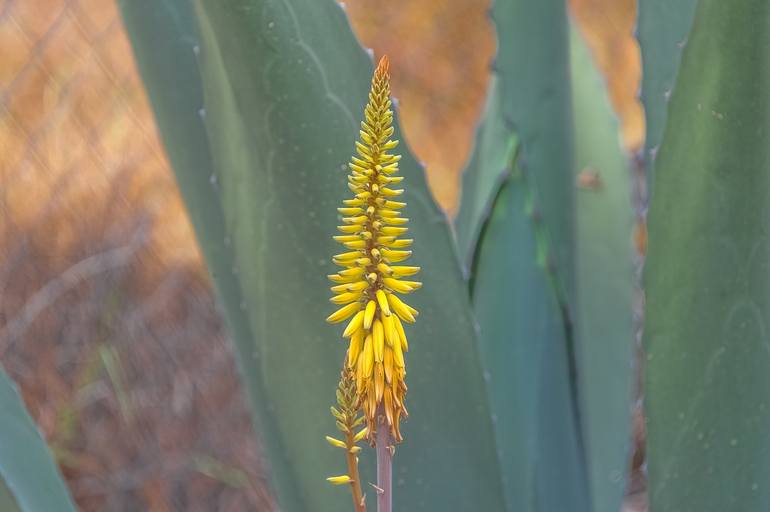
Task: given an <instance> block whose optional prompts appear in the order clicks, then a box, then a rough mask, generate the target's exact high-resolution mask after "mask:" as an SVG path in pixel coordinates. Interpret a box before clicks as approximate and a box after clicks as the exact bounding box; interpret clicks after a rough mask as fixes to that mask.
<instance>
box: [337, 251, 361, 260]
mask: <svg viewBox="0 0 770 512" xmlns="http://www.w3.org/2000/svg"><path fill="white" fill-rule="evenodd" d="M360 256H361V253H360V252H358V251H350V252H343V253H340V254H335V255H334V256H332V258H334V259H335V260H340V261H347V260H355V259H356V258H358V257H360Z"/></svg>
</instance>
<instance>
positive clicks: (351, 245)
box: [342, 240, 366, 249]
mask: <svg viewBox="0 0 770 512" xmlns="http://www.w3.org/2000/svg"><path fill="white" fill-rule="evenodd" d="M342 245H344V246H345V247H347V248H348V249H365V248H366V242H365V241H364V240H356V241H354V242H345V243H343V244H342Z"/></svg>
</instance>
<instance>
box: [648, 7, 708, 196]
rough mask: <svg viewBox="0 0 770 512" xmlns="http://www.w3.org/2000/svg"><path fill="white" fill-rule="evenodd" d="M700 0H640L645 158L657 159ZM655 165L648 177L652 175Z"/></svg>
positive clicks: (650, 169) (650, 168)
mask: <svg viewBox="0 0 770 512" xmlns="http://www.w3.org/2000/svg"><path fill="white" fill-rule="evenodd" d="M697 5H698V0H675V1H671V0H640V1H639V19H638V27H637V37H638V38H639V44H640V45H641V47H642V69H643V70H644V72H643V73H642V94H641V96H642V102H643V103H644V110H645V123H646V130H647V134H646V138H645V150H646V151H645V157H646V158H647V159H648V160H649V161H654V159H655V153H656V152H657V149H658V147H659V146H660V142H661V139H662V137H663V127H664V126H665V125H666V113H667V111H668V100H669V97H670V96H671V91H673V90H674V86H675V84H676V80H677V72H678V70H679V63H680V61H681V56H682V49H683V48H684V47H685V44H686V43H687V37H688V35H689V33H690V28H691V27H692V19H693V16H694V15H695V8H696V6H697ZM652 174H653V173H652V166H649V168H648V176H649V178H650V182H651V178H652Z"/></svg>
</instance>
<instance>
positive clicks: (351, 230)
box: [337, 224, 361, 233]
mask: <svg viewBox="0 0 770 512" xmlns="http://www.w3.org/2000/svg"><path fill="white" fill-rule="evenodd" d="M359 229H361V226H358V225H355V224H353V225H350V226H337V231H339V232H341V233H355V232H357V231H358V230H359Z"/></svg>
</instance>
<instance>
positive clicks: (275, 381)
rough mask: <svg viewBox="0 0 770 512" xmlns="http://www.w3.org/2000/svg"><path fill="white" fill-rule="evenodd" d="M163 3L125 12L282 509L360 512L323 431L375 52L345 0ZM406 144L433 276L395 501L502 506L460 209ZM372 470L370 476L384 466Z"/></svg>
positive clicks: (336, 357) (410, 196)
mask: <svg viewBox="0 0 770 512" xmlns="http://www.w3.org/2000/svg"><path fill="white" fill-rule="evenodd" d="M150 4H152V5H153V6H154V5H155V2H147V1H145V2H124V3H123V5H122V7H123V12H124V16H125V18H126V20H127V25H128V26H129V30H130V32H131V34H132V42H133V43H134V47H135V50H136V54H137V57H138V60H139V63H140V69H141V70H142V74H143V76H144V79H145V82H146V84H147V88H148V90H149V92H150V97H151V100H152V103H153V107H154V108H155V111H156V116H157V118H158V122H159V126H160V129H161V132H162V133H163V137H164V141H165V143H166V145H167V147H168V151H169V155H170V157H171V160H172V163H173V164H174V168H175V171H176V173H177V177H178V179H179V181H180V184H181V186H182V192H183V194H184V196H185V200H186V202H187V205H188V208H189V209H190V212H191V216H192V219H193V222H194V224H195V228H196V233H197V234H198V237H199V241H200V243H201V247H202V249H203V252H204V254H205V256H206V259H207V262H208V264H209V266H210V270H211V273H212V275H213V278H214V282H215V284H216V286H217V290H218V293H219V295H220V297H221V299H222V303H223V305H224V309H225V312H226V316H227V318H228V322H229V324H230V326H231V330H232V332H233V336H234V338H235V340H236V348H237V352H238V355H239V359H240V365H241V371H242V373H243V376H244V379H245V384H246V387H247V389H248V390H249V392H250V394H251V398H252V402H253V405H254V409H255V416H256V418H257V424H258V429H259V430H260V433H261V435H262V438H263V440H264V445H265V449H266V452H267V455H268V457H269V460H270V464H271V469H272V473H273V476H274V480H275V482H276V487H277V491H278V494H279V498H280V501H281V508H282V510H284V511H287V512H291V511H316V510H345V509H348V508H350V504H349V501H350V497H349V495H348V493H347V491H346V490H345V489H339V488H333V487H331V486H329V485H328V484H327V483H326V482H325V481H324V478H325V477H326V476H328V475H331V474H339V473H341V472H342V471H344V469H343V468H344V461H343V460H342V457H341V456H340V454H339V452H338V451H337V450H334V449H333V448H330V447H328V446H326V445H325V442H324V441H323V437H324V435H326V434H329V433H331V432H333V428H334V427H333V421H332V419H331V417H330V416H329V413H328V410H329V405H330V404H331V403H332V401H333V397H334V388H335V386H336V383H337V380H338V372H339V367H340V364H341V361H342V358H343V355H344V350H345V344H344V343H343V342H342V341H341V338H340V334H341V333H340V330H341V329H340V328H339V327H338V326H328V325H326V324H325V323H324V321H323V319H324V318H325V317H326V316H327V315H328V314H329V313H330V312H331V311H332V310H333V307H332V305H331V304H329V302H328V297H329V293H328V286H329V284H328V282H327V281H326V277H325V276H326V274H329V273H331V272H332V271H333V267H332V265H331V262H330V256H331V255H332V254H334V253H335V252H339V250H338V246H336V244H334V243H333V241H332V240H331V235H332V234H333V233H334V226H335V225H336V224H337V215H336V210H335V208H336V207H337V206H338V205H339V201H340V200H341V199H342V198H343V197H344V196H345V194H346V187H345V176H346V170H345V165H346V162H347V160H348V158H349V156H350V153H351V151H352V149H353V140H354V137H355V135H356V133H357V125H358V117H359V116H360V115H361V113H362V111H363V106H364V104H365V100H366V95H367V92H368V86H369V80H370V76H371V71H372V65H371V62H370V60H369V58H368V57H367V55H366V53H365V52H364V51H363V50H362V49H361V48H360V47H359V46H358V44H357V43H356V41H355V38H354V36H353V34H352V32H351V30H350V27H349V26H348V23H347V20H346V19H345V16H344V13H343V12H342V11H341V9H340V8H339V7H338V6H337V5H336V4H335V2H333V1H331V0H288V1H278V0H263V1H256V0H240V1H235V0H228V1H222V2H217V3H212V2H197V3H196V9H195V15H194V17H193V15H192V13H190V12H189V10H188V9H189V7H188V5H189V4H188V2H187V1H185V0H176V1H171V0H168V1H165V2H162V3H161V5H162V8H156V9H155V10H154V12H153V15H152V16H148V13H149V12H152V11H153V9H150V7H149V6H150ZM144 18H150V19H149V20H146V21H144V22H143V23H140V21H141V20H143V19H144ZM193 18H197V22H198V26H199V30H200V43H198V42H197V41H198V36H197V30H198V29H196V28H195V26H194V25H193V24H192V23H191V22H190V20H192V19H193ZM150 20H155V21H157V23H155V21H152V22H151V21H150ZM153 23H155V24H154V25H153ZM197 44H200V63H201V65H200V69H199V68H198V62H197V61H196V59H195V56H194V53H193V48H194V47H195V45H197ZM201 83H202V84H203V88H204V92H203V95H202V94H201ZM203 97H205V105H206V107H205V115H204V116H203V117H200V116H198V110H199V109H200V108H201V105H202V104H203ZM204 129H205V132H204ZM403 153H405V154H404V158H403V160H402V169H403V174H404V175H405V176H406V180H405V182H406V183H405V184H406V187H405V188H406V189H407V194H406V201H407V202H408V203H409V206H408V207H407V212H408V215H409V216H410V218H411V222H410V228H411V232H412V234H413V236H414V239H415V247H414V251H415V256H414V258H413V260H414V262H415V264H417V265H421V266H422V267H423V272H422V273H421V278H422V281H423V282H424V285H425V286H424V290H422V291H420V292H418V294H416V295H415V297H414V301H413V303H414V305H415V307H417V308H418V309H419V310H420V313H421V315H420V318H419V321H418V323H417V324H416V325H415V326H414V327H413V328H412V329H411V330H410V340H411V341H412V343H411V345H412V351H411V352H410V353H409V356H408V362H407V365H408V370H409V373H408V376H407V380H408V383H409V385H410V392H409V395H408V397H407V401H408V403H407V405H408V407H409V409H410V412H411V417H410V419H409V420H408V421H407V422H406V424H405V425H404V428H403V429H402V430H403V432H404V435H405V437H406V441H405V442H404V443H403V444H402V445H401V446H400V447H399V449H398V451H397V453H396V459H395V468H394V470H395V474H394V480H395V507H396V508H397V509H399V510H410V511H434V510H473V509H474V508H481V509H483V510H502V509H503V497H502V489H501V484H500V478H499V471H498V463H497V458H496V451H495V440H494V435H493V430H492V420H491V414H490V411H489V407H488V403H487V398H486V394H485V389H484V380H483V376H482V372H481V367H480V362H479V357H478V354H477V346H476V338H475V333H474V330H473V323H472V317H471V315H470V306H469V304H468V301H467V298H466V296H465V293H466V291H465V284H464V281H463V279H462V276H461V274H460V271H459V267H458V264H457V258H456V256H455V253H454V247H453V243H452V239H451V237H450V234H449V231H448V229H447V225H446V219H445V217H444V215H443V213H442V212H441V210H440V209H439V208H438V207H437V206H436V205H435V203H434V202H433V200H432V199H431V196H430V193H429V192H428V189H427V186H426V184H425V179H424V175H423V171H422V169H421V168H420V167H419V166H418V164H417V163H416V162H415V160H414V158H413V157H411V155H409V153H408V151H407V150H406V149H404V150H403ZM212 162H213V163H212ZM410 261H411V260H410ZM373 457H374V454H373V453H364V455H363V457H362V462H363V461H366V460H369V462H371V460H372V459H373ZM364 473H365V474H364V477H365V478H368V479H369V480H371V479H372V478H374V474H373V471H372V468H371V467H370V465H369V466H367V467H364ZM367 487H368V486H367ZM369 494H370V495H371V494H372V492H371V491H370V493H369Z"/></svg>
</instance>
